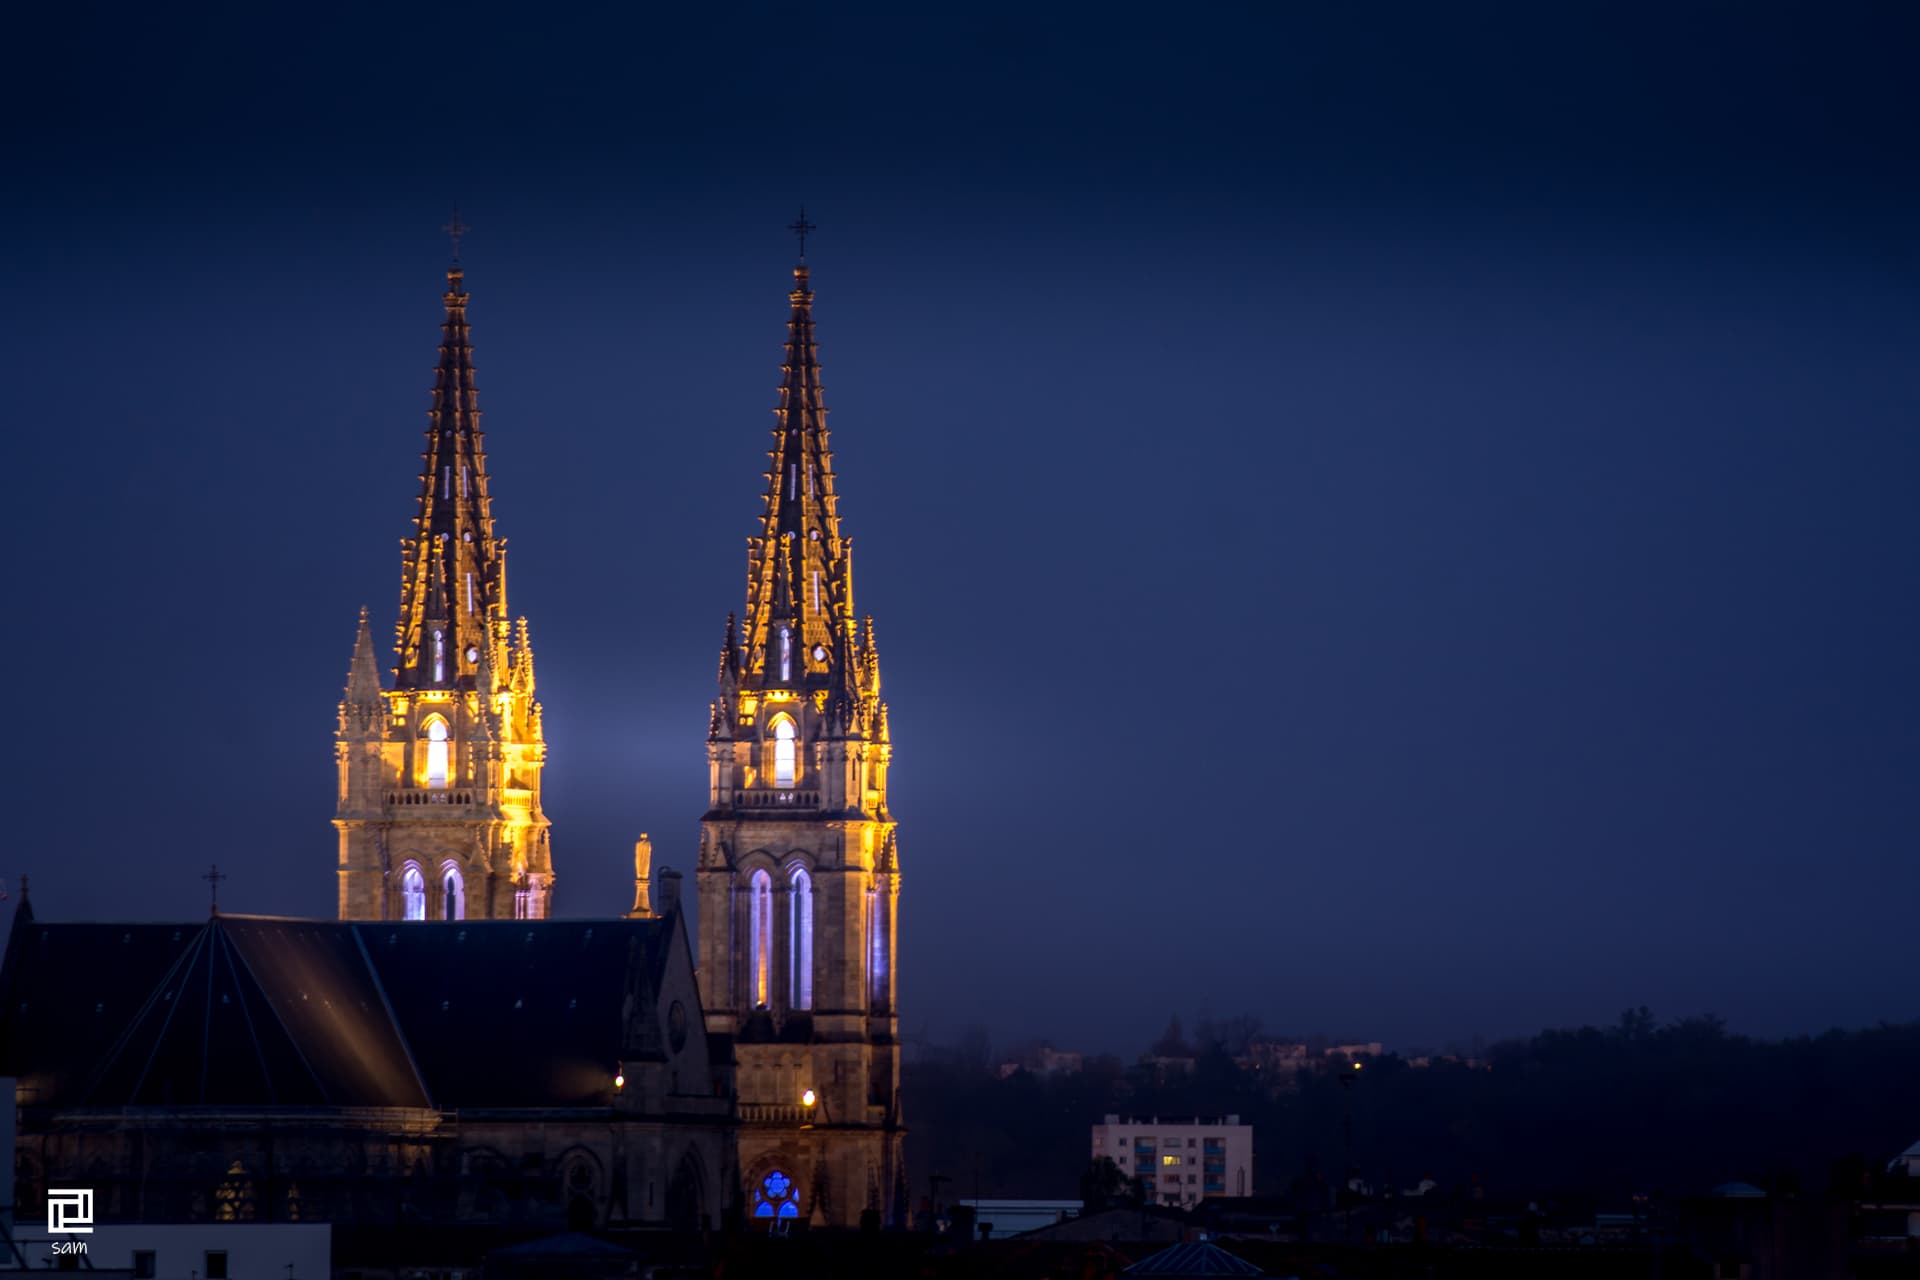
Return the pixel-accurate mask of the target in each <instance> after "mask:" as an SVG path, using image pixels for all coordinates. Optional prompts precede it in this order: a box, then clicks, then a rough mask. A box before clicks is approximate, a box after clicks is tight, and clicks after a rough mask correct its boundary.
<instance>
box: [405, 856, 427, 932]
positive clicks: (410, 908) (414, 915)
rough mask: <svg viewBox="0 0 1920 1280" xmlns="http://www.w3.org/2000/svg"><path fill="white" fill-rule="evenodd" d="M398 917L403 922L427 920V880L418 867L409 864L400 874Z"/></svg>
mask: <svg viewBox="0 0 1920 1280" xmlns="http://www.w3.org/2000/svg"><path fill="white" fill-rule="evenodd" d="M400 915H401V918H402V919H405V920H425V919H426V918H427V878H426V877H425V876H423V875H421V874H420V868H419V866H418V865H416V864H415V863H411V862H409V863H408V864H407V869H406V870H405V871H402V872H401V873H400Z"/></svg>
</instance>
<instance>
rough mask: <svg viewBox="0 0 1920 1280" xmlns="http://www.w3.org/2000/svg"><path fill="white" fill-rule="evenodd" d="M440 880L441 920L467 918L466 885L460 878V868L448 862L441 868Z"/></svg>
mask: <svg viewBox="0 0 1920 1280" xmlns="http://www.w3.org/2000/svg"><path fill="white" fill-rule="evenodd" d="M440 874H441V881H440V890H441V894H440V918H441V919H442V920H465V919H466V918H467V893H466V886H465V885H464V884H463V883H461V880H460V868H458V867H456V866H454V865H453V864H452V863H451V862H449V863H448V864H447V865H446V866H445V867H443V868H441V872H440Z"/></svg>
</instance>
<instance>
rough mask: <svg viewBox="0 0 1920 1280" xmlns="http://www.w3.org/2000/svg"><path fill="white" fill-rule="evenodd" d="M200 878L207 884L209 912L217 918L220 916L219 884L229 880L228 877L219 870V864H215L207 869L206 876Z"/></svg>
mask: <svg viewBox="0 0 1920 1280" xmlns="http://www.w3.org/2000/svg"><path fill="white" fill-rule="evenodd" d="M200 878H201V879H202V880H205V881H206V882H207V893H208V895H209V897H210V898H211V899H212V906H211V911H212V914H213V915H216V916H217V915H219V914H220V882H221V881H222V880H226V879H230V877H229V876H227V875H226V874H224V873H223V872H222V871H221V870H220V864H219V863H217V862H216V863H214V864H213V865H212V866H210V867H208V868H207V874H205V875H203V876H201V877H200Z"/></svg>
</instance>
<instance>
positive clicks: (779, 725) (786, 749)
mask: <svg viewBox="0 0 1920 1280" xmlns="http://www.w3.org/2000/svg"><path fill="white" fill-rule="evenodd" d="M794 762H795V745H794V730H793V721H791V720H789V719H787V717H785V716H781V717H779V718H778V719H776V720H775V721H774V722H773V785H774V786H776V787H790V786H792V785H793V772H794Z"/></svg>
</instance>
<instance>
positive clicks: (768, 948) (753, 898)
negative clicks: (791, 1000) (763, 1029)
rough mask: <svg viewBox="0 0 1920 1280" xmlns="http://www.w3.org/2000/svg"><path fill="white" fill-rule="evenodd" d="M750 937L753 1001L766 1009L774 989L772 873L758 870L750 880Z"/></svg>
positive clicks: (748, 889) (748, 902)
mask: <svg viewBox="0 0 1920 1280" xmlns="http://www.w3.org/2000/svg"><path fill="white" fill-rule="evenodd" d="M747 917H748V918H747V937H748V945H749V946H750V947H751V948H752V954H751V955H749V956H748V957H747V975H748V980H749V981H750V982H752V984H753V1003H754V1006H755V1007H756V1008H762V1009H764V1008H765V1007H766V1006H767V1005H768V1004H769V1003H770V1002H771V999H770V997H771V993H772V991H773V974H772V969H773V877H772V876H770V875H768V874H767V873H766V872H765V871H756V872H754V873H753V876H752V877H751V878H750V879H749V880H748V881H747Z"/></svg>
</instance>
